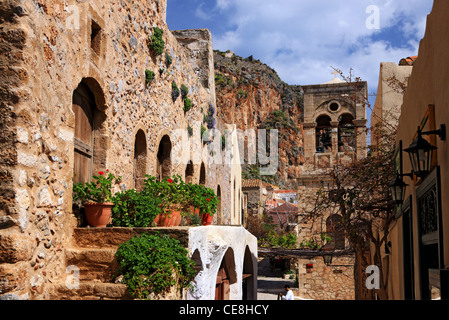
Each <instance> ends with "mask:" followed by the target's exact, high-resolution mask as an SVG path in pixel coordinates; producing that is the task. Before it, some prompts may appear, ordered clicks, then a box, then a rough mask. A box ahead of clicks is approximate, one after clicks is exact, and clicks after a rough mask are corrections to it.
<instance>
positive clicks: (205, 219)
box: [201, 213, 213, 226]
mask: <svg viewBox="0 0 449 320" xmlns="http://www.w3.org/2000/svg"><path fill="white" fill-rule="evenodd" d="M212 219H213V216H211V215H210V214H209V213H203V214H202V216H201V223H202V225H203V226H209V225H210V224H211V223H212Z"/></svg>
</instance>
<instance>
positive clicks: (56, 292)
mask: <svg viewBox="0 0 449 320" xmlns="http://www.w3.org/2000/svg"><path fill="white" fill-rule="evenodd" d="M75 233H76V231H75ZM76 238H77V237H76V236H75V237H74V239H73V240H74V241H72V246H71V247H69V248H66V250H65V256H66V265H67V267H68V270H70V271H71V272H72V273H71V274H68V275H67V276H66V278H65V279H63V280H62V281H61V282H60V283H57V284H55V285H54V286H53V288H52V290H51V291H52V292H51V299H56V300H123V299H130V296H129V294H128V291H127V288H126V285H124V284H120V283H115V282H114V280H115V279H114V276H115V273H116V271H117V269H118V264H117V262H116V260H115V252H116V251H117V248H118V245H116V246H113V245H106V246H104V245H100V246H99V247H95V242H93V243H90V246H91V247H90V246H88V245H86V244H87V243H89V242H88V241H84V243H80V242H77V241H76ZM75 272H76V273H77V274H75ZM77 276H79V278H78V279H79V282H78V283H75V282H73V279H75V277H77ZM78 284H79V285H78Z"/></svg>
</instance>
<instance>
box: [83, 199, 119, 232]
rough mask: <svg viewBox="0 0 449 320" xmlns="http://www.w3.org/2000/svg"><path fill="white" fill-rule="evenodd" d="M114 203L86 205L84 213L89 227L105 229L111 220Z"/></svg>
mask: <svg viewBox="0 0 449 320" xmlns="http://www.w3.org/2000/svg"><path fill="white" fill-rule="evenodd" d="M113 206H114V204H113V203H86V204H84V212H85V215H86V220H87V223H88V224H89V226H91V227H96V228H105V227H106V226H107V225H108V223H109V222H110V220H111V211H112V207H113Z"/></svg>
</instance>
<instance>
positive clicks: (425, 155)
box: [404, 124, 446, 178]
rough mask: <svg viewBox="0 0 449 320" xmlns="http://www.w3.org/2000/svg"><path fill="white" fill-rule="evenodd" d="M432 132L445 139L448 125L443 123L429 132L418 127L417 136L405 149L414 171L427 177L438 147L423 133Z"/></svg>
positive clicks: (421, 176) (417, 174)
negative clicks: (437, 128)
mask: <svg viewBox="0 0 449 320" xmlns="http://www.w3.org/2000/svg"><path fill="white" fill-rule="evenodd" d="M430 134H436V135H438V136H439V137H440V139H441V140H443V141H444V140H445V139H446V126H445V125H444V124H442V125H441V127H440V129H439V130H434V131H427V132H422V131H421V128H420V127H418V136H417V138H416V139H415V140H414V141H413V142H412V144H411V145H410V146H409V147H408V148H407V149H405V150H404V151H405V152H407V153H408V154H409V156H410V162H411V164H412V169H413V172H414V173H415V175H416V176H418V177H420V178H423V177H425V176H426V175H427V174H428V173H429V172H430V169H431V167H432V160H433V154H434V152H433V151H434V150H436V149H438V148H437V147H435V146H433V145H431V144H430V143H429V142H428V141H427V140H426V139H424V138H423V137H422V136H423V135H430Z"/></svg>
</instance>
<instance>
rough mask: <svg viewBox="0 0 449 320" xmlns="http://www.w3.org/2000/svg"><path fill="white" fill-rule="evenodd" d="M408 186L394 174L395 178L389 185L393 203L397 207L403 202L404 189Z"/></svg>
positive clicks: (397, 174)
mask: <svg viewBox="0 0 449 320" xmlns="http://www.w3.org/2000/svg"><path fill="white" fill-rule="evenodd" d="M407 186H408V184H406V183H405V182H404V181H403V180H402V177H401V175H400V174H399V173H398V172H396V178H395V179H394V180H393V181H392V182H391V183H390V184H389V187H390V191H391V196H392V197H393V201H394V202H395V203H396V204H397V205H399V204H402V202H404V198H405V188H406V187H407Z"/></svg>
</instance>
